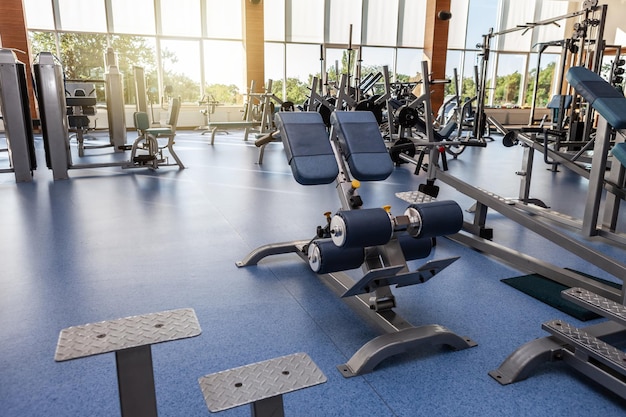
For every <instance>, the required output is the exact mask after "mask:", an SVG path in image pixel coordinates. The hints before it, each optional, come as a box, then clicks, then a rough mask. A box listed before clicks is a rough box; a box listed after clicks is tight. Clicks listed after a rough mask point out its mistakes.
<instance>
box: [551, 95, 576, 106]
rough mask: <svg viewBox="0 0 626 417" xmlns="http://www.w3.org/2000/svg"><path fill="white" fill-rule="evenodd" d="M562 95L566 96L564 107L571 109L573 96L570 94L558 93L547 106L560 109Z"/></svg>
mask: <svg viewBox="0 0 626 417" xmlns="http://www.w3.org/2000/svg"><path fill="white" fill-rule="evenodd" d="M562 97H564V99H563V108H564V109H569V107H570V106H571V105H572V96H570V95H569V94H568V95H561V94H557V95H554V96H552V100H550V102H549V103H548V104H547V105H546V107H547V108H549V109H558V108H559V107H560V106H561V98H562Z"/></svg>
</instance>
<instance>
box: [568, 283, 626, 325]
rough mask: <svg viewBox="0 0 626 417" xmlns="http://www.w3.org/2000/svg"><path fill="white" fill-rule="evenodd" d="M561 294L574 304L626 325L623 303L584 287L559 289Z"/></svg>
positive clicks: (625, 307) (625, 309) (625, 310)
mask: <svg viewBox="0 0 626 417" xmlns="http://www.w3.org/2000/svg"><path fill="white" fill-rule="evenodd" d="M561 295H562V296H563V298H564V299H566V300H569V301H571V302H573V303H574V304H578V305H579V306H581V307H584V308H586V309H587V310H590V311H593V312H594V313H597V314H599V315H601V316H603V317H606V318H609V319H612V320H614V321H617V322H618V323H619V324H621V325H623V326H626V306H624V305H623V304H620V303H617V302H615V301H612V300H609V299H607V298H604V297H602V296H601V295H598V294H596V293H594V292H592V291H589V290H586V289H584V288H577V287H575V288H568V289H567V290H563V291H561Z"/></svg>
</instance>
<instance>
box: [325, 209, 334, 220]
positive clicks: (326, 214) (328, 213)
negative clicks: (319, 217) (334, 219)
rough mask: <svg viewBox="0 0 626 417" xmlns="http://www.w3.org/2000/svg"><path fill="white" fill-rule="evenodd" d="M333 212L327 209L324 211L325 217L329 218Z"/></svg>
mask: <svg viewBox="0 0 626 417" xmlns="http://www.w3.org/2000/svg"><path fill="white" fill-rule="evenodd" d="M331 214H333V213H332V212H330V211H327V212H325V213H324V217H326V218H327V219H328V218H330V215H331Z"/></svg>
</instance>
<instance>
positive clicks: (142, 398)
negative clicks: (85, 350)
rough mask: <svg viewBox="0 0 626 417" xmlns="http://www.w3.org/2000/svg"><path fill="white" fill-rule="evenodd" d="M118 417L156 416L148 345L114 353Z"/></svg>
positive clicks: (150, 354) (152, 373)
mask: <svg viewBox="0 0 626 417" xmlns="http://www.w3.org/2000/svg"><path fill="white" fill-rule="evenodd" d="M115 364H116V366H117V383H118V387H119V396H120V407H121V410H122V417H156V416H157V405H156V392H155V389H154V372H153V370H152V350H151V348H150V345H145V346H139V347H136V348H131V349H124V350H118V351H117V352H115Z"/></svg>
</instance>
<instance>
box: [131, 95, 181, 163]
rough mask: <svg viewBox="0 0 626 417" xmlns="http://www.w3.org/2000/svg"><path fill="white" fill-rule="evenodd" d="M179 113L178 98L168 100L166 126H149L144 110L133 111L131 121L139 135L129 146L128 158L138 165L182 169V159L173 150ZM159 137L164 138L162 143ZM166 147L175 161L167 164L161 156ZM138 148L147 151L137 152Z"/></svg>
mask: <svg viewBox="0 0 626 417" xmlns="http://www.w3.org/2000/svg"><path fill="white" fill-rule="evenodd" d="M179 113H180V98H174V99H172V100H170V104H169V117H168V120H167V126H165V127H150V119H149V118H148V114H147V113H146V112H135V113H134V114H133V122H134V125H135V128H136V129H137V132H138V133H139V137H137V139H135V142H134V143H133V145H132V148H131V157H130V160H131V162H132V163H134V164H138V165H152V168H154V169H156V168H158V166H159V165H178V166H179V167H180V169H184V168H185V166H184V165H183V163H182V161H181V160H180V158H179V157H178V155H177V154H176V152H175V151H174V143H175V142H174V137H175V136H176V124H177V123H178V115H179ZM160 138H166V139H167V142H166V143H165V144H164V145H160V144H159V139H160ZM165 148H167V150H168V151H169V153H170V155H171V156H172V158H174V160H175V161H176V164H168V163H167V160H166V159H165V158H164V157H163V149H165ZM138 150H144V151H147V153H145V154H140V155H138V154H137V151H138Z"/></svg>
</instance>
